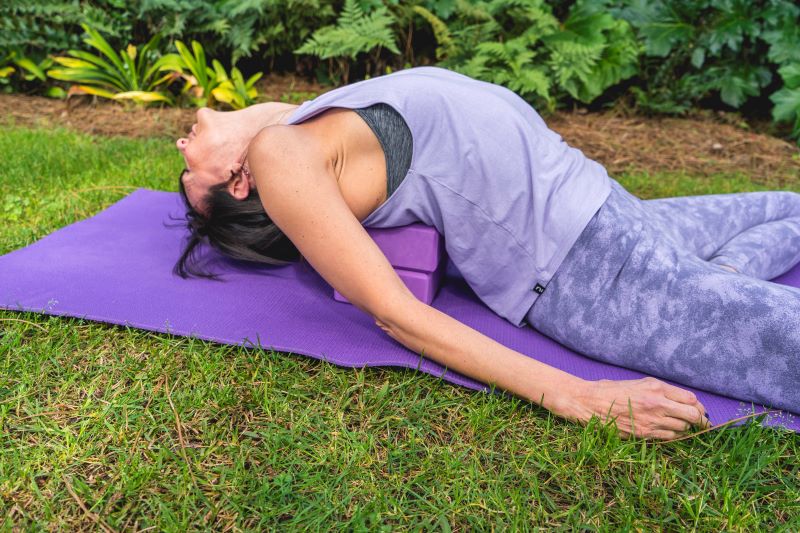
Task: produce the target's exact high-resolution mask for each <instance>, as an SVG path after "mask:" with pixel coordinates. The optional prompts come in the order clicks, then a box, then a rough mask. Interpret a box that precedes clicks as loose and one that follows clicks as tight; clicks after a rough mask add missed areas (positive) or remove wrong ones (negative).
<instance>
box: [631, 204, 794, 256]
mask: <svg viewBox="0 0 800 533" xmlns="http://www.w3.org/2000/svg"><path fill="white" fill-rule="evenodd" d="M641 202H642V208H643V209H644V210H645V211H646V212H647V213H648V214H649V215H650V216H651V218H652V223H653V224H655V225H657V226H659V227H660V229H661V230H662V231H663V232H664V233H665V234H666V235H669V236H670V237H671V238H672V239H673V240H674V241H675V242H676V243H677V244H679V245H681V246H682V247H684V248H685V249H687V250H689V251H691V252H693V253H694V254H695V255H698V256H699V257H700V258H701V259H706V260H708V259H709V258H710V257H712V256H713V255H714V253H715V252H716V251H717V250H718V249H719V248H721V247H723V246H724V245H725V243H727V242H728V241H730V240H731V239H733V238H735V237H736V236H737V235H739V234H741V233H743V232H746V231H747V230H749V229H750V228H753V227H755V226H758V225H760V224H764V223H767V222H772V221H777V220H783V219H787V218H797V217H800V194H798V193H796V192H792V191H757V192H742V193H727V194H703V195H697V196H676V197H672V198H656V199H652V200H642V201H641Z"/></svg>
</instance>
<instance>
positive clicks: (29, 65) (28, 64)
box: [14, 57, 47, 81]
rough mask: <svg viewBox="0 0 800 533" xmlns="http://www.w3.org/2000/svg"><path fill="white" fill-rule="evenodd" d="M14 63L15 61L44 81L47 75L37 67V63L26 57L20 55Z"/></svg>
mask: <svg viewBox="0 0 800 533" xmlns="http://www.w3.org/2000/svg"><path fill="white" fill-rule="evenodd" d="M14 63H16V64H17V66H19V67H22V68H24V69H25V70H27V71H28V72H30V73H31V74H33V75H34V76H36V77H37V78H38V79H39V80H40V81H45V80H46V79H47V76H46V75H45V73H44V72H43V71H42V69H41V68H39V65H37V64H36V63H34V62H33V61H31V60H30V59H28V58H27V57H21V58H19V59H17V60H16V61H14Z"/></svg>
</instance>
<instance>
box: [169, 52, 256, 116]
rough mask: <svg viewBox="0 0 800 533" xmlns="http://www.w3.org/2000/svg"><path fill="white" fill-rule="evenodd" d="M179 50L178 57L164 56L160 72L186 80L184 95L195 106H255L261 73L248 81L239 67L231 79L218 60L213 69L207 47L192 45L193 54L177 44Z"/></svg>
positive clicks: (215, 61)
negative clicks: (220, 104)
mask: <svg viewBox="0 0 800 533" xmlns="http://www.w3.org/2000/svg"><path fill="white" fill-rule="evenodd" d="M175 48H177V50H178V53H177V54H168V55H166V56H164V57H163V58H162V61H161V67H160V68H161V70H167V71H170V72H172V73H174V74H175V75H176V76H177V77H180V78H182V79H183V80H184V82H185V83H184V86H183V89H181V92H180V94H181V95H185V96H186V97H187V98H188V99H189V101H190V102H191V103H192V105H194V106H198V107H200V106H211V105H213V103H214V101H218V102H223V103H226V104H228V105H230V106H231V107H233V108H234V109H241V108H243V107H247V106H248V105H250V104H253V103H255V98H256V96H258V91H257V89H256V88H255V83H256V81H258V80H259V79H260V78H261V76H262V73H261V72H258V73H256V74H254V75H252V76H250V78H248V79H247V81H245V79H244V76H243V75H242V73H241V71H239V69H237V68H236V67H233V69H232V71H231V75H230V76H228V74H227V72H225V67H223V66H222V63H220V62H219V61H217V60H216V59H214V60H212V62H211V66H210V67H209V66H208V63H207V62H206V53H205V50H204V49H203V45H201V44H200V43H198V42H197V41H192V50H191V51H189V49H188V48H187V47H186V45H185V44H183V43H182V42H181V41H175Z"/></svg>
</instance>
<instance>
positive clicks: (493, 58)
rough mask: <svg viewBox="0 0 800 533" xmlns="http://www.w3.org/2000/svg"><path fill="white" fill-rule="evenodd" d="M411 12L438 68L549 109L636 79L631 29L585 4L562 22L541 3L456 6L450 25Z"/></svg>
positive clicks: (512, 0) (497, 0) (515, 0)
mask: <svg viewBox="0 0 800 533" xmlns="http://www.w3.org/2000/svg"><path fill="white" fill-rule="evenodd" d="M417 12H418V13H420V14H421V15H422V16H423V17H424V18H425V19H426V20H427V21H428V22H430V23H431V24H432V26H433V28H434V32H435V35H436V37H437V40H438V41H439V48H437V57H438V58H440V59H441V62H440V65H441V66H444V67H447V68H451V69H453V70H456V71H459V72H462V73H463V74H466V75H468V76H472V77H474V78H478V79H482V80H486V81H490V82H492V83H498V84H501V85H504V86H506V87H508V88H510V89H512V90H513V91H515V92H517V93H518V94H520V96H522V97H526V98H529V99H531V100H534V101H536V102H537V103H540V104H543V105H544V106H546V107H547V108H550V109H552V108H553V107H554V106H555V103H556V102H557V100H559V99H561V98H563V97H564V96H567V95H568V96H570V97H572V98H574V99H576V100H579V101H581V102H585V103H589V102H591V101H593V100H594V99H595V98H597V97H598V96H600V95H601V94H602V93H603V92H604V91H605V90H606V89H607V88H608V87H610V86H612V85H614V84H616V83H618V82H619V81H620V80H623V79H626V78H629V77H631V76H633V75H634V74H635V73H636V62H637V58H638V54H639V46H638V45H637V43H636V41H635V38H634V35H633V32H632V31H631V28H630V26H629V25H628V23H627V22H625V21H623V20H618V19H614V18H613V17H612V16H611V15H609V14H608V13H604V12H602V11H601V10H599V9H598V8H596V7H595V6H594V5H593V4H592V3H591V2H588V1H587V2H582V1H579V2H577V3H575V4H574V5H573V6H572V7H571V8H570V10H569V13H568V16H567V18H566V20H564V22H563V23H560V22H559V20H558V19H557V18H556V17H555V15H554V14H553V12H552V9H551V8H550V6H549V5H548V4H547V3H545V2H544V1H543V0H493V1H489V2H485V1H480V2H466V1H464V0H459V2H458V4H457V9H456V11H455V21H454V22H453V23H451V24H450V25H449V26H448V25H445V24H444V22H443V21H441V20H440V19H438V18H437V17H435V16H434V15H433V14H432V13H430V12H426V11H425V10H422V9H417ZM451 28H452V29H451Z"/></svg>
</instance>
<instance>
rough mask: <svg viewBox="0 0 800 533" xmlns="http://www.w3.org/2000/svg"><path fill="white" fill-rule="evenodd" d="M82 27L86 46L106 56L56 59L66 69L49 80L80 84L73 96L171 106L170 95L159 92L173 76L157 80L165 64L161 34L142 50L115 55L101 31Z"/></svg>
mask: <svg viewBox="0 0 800 533" xmlns="http://www.w3.org/2000/svg"><path fill="white" fill-rule="evenodd" d="M82 27H83V29H84V31H86V33H87V34H88V35H89V36H88V37H87V38H86V39H84V42H85V43H86V44H87V45H89V46H91V47H92V48H94V49H96V50H98V51H99V52H100V53H101V54H102V55H96V54H92V53H90V52H83V51H81V50H70V51H69V55H70V57H61V56H59V57H55V58H53V59H54V60H55V62H56V63H58V64H59V65H62V68H53V69H50V70H48V71H47V74H48V76H50V77H51V78H54V79H57V80H62V81H67V82H72V83H74V84H76V85H73V86H72V87H71V88H70V91H71V92H72V93H86V94H93V95H96V96H102V97H103V98H112V99H115V100H125V99H127V100H133V101H135V102H156V101H161V102H167V103H169V102H171V100H172V97H171V96H170V94H169V93H167V92H164V91H160V90H156V89H157V88H158V87H159V86H161V85H163V84H164V83H166V82H168V81H169V79H170V77H171V75H170V74H167V75H165V76H161V77H160V78H159V77H157V75H158V73H159V71H160V70H161V67H162V65H163V62H164V60H163V58H161V59H159V58H158V51H157V47H158V43H159V40H160V38H161V36H160V35H159V34H156V35H155V36H154V37H153V38H152V39H150V41H148V42H147V44H145V45H144V46H143V47H142V48H141V50H140V49H138V48H137V47H136V46H134V45H132V44H129V45H128V46H127V47H126V48H125V49H124V50H121V51H119V52H115V51H114V49H112V48H111V46H110V45H109V44H108V42H107V41H106V40H105V39H104V38H103V36H102V35H100V33H99V32H98V31H97V30H95V29H93V28H90V27H89V26H87V25H86V24H83V25H82Z"/></svg>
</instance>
